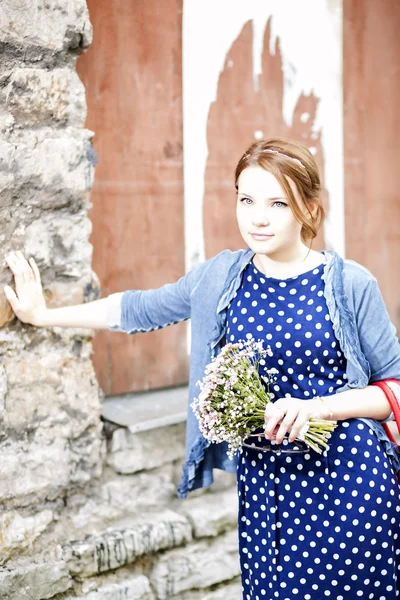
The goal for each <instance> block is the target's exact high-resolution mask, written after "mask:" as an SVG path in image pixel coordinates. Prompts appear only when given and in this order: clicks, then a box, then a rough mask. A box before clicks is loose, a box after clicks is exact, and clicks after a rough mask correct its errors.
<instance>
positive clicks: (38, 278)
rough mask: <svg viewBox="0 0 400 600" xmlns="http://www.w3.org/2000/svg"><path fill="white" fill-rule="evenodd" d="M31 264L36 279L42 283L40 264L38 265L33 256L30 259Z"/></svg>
mask: <svg viewBox="0 0 400 600" xmlns="http://www.w3.org/2000/svg"><path fill="white" fill-rule="evenodd" d="M29 264H30V265H31V267H32V270H33V274H34V276H35V279H36V281H37V282H38V283H41V279H40V271H39V269H38V266H37V264H36V262H35V259H34V258H33V257H31V258H30V259H29Z"/></svg>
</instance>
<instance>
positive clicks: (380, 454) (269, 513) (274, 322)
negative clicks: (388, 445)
mask: <svg viewBox="0 0 400 600" xmlns="http://www.w3.org/2000/svg"><path fill="white" fill-rule="evenodd" d="M322 274H323V269H322V266H321V267H319V268H316V269H313V270H311V271H309V272H307V273H304V274H302V275H300V276H298V277H294V278H290V279H286V280H284V281H281V280H277V279H273V278H268V277H265V276H264V275H262V274H260V273H259V272H258V271H257V269H255V267H254V265H252V264H250V265H249V266H248V267H247V268H246V270H245V271H244V276H243V281H242V285H241V287H240V289H239V290H238V292H237V294H236V296H235V298H234V299H233V300H232V302H231V305H230V307H229V309H228V316H227V341H232V342H234V341H237V340H239V339H249V338H251V337H254V338H255V339H264V340H266V342H267V343H268V344H269V345H270V346H271V349H272V351H273V357H272V358H269V359H268V364H267V366H268V368H270V367H275V368H277V369H278V371H279V380H278V381H277V382H276V384H275V385H274V386H273V390H272V391H273V393H274V394H275V397H276V398H280V397H283V396H285V395H293V396H296V397H298V398H305V399H307V398H311V397H313V396H315V395H329V394H334V393H335V392H336V390H338V389H339V388H340V387H341V386H343V385H344V384H345V382H346V361H345V358H344V356H343V355H342V352H341V349H340V347H339V343H338V341H337V339H336V337H335V334H334V331H333V328H332V323H331V321H330V318H329V313H328V310H327V306H326V302H325V299H324V296H323V294H324V281H323V278H322ZM253 440H254V438H253ZM271 443H272V444H273V445H274V446H275V449H278V448H281V449H282V450H289V449H293V448H294V447H295V444H289V443H287V442H286V440H285V441H284V443H283V445H282V446H279V447H278V446H277V445H276V444H275V443H274V442H270V441H268V440H265V438H261V437H260V438H258V439H256V441H255V444H256V445H257V446H265V445H270V444H271ZM237 482H238V494H239V550H240V562H241V571H242V587H243V599H244V600H274V599H279V600H315V599H316V598H318V599H323V598H329V599H330V600H350V599H351V600H355V599H357V598H368V599H370V600H395V599H396V598H399V596H400V576H399V575H398V573H399V569H400V537H399V533H400V525H399V522H400V519H399V516H400V515H399V512H400V487H399V483H398V481H397V479H396V478H395V475H394V472H393V469H392V467H391V464H390V462H389V460H388V458H387V456H386V454H385V453H384V450H383V447H382V446H381V444H380V442H379V441H378V440H377V439H376V437H375V434H374V433H373V431H372V430H371V429H369V428H368V427H367V426H366V424H364V423H363V422H361V421H359V420H358V419H350V420H349V421H342V422H340V424H339V426H338V428H337V429H336V430H335V432H334V434H333V436H332V438H331V439H330V449H329V451H328V452H324V453H323V454H322V455H318V454H316V453H315V452H313V451H310V452H306V453H298V454H290V453H287V452H280V453H277V452H271V451H267V452H262V451H260V450H257V449H254V450H249V449H246V448H245V449H243V453H242V454H241V455H240V456H239V459H238V469H237Z"/></svg>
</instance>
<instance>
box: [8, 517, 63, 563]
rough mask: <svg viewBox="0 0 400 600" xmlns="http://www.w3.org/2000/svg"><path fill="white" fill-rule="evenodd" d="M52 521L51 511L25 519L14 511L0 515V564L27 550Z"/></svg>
mask: <svg viewBox="0 0 400 600" xmlns="http://www.w3.org/2000/svg"><path fill="white" fill-rule="evenodd" d="M52 520H53V513H52V511H51V510H43V511H42V512H39V513H36V514H34V515H31V516H27V517H25V516H22V515H21V514H19V513H17V512H16V511H9V512H7V513H5V514H3V515H0V564H4V563H5V562H6V561H8V560H9V559H10V558H11V557H12V556H13V555H14V554H15V553H18V552H20V551H21V550H24V549H25V548H29V546H30V545H31V544H32V542H33V541H34V540H35V539H36V538H38V537H39V536H40V534H41V533H43V531H44V530H45V529H46V527H47V526H48V525H49V523H51V522H52Z"/></svg>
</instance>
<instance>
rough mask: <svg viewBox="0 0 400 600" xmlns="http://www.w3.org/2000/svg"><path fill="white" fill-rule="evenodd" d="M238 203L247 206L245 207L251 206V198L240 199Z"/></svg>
mask: <svg viewBox="0 0 400 600" xmlns="http://www.w3.org/2000/svg"><path fill="white" fill-rule="evenodd" d="M240 202H241V203H242V204H247V205H251V204H253V200H252V199H251V198H246V197H243V198H240Z"/></svg>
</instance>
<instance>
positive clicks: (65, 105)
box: [6, 68, 86, 127]
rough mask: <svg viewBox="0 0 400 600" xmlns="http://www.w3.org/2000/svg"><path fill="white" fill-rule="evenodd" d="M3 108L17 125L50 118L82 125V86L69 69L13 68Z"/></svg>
mask: <svg viewBox="0 0 400 600" xmlns="http://www.w3.org/2000/svg"><path fill="white" fill-rule="evenodd" d="M6 109H7V110H8V111H9V112H10V114H11V115H12V116H13V118H14V119H15V122H16V123H17V124H37V123H42V122H46V121H50V122H53V123H61V124H67V123H68V124H69V125H72V126H77V127H83V126H84V123H85V118H86V101H85V88H84V86H83V84H82V82H81V80H80V79H79V77H78V75H77V73H76V72H75V71H74V70H73V69H69V68H65V69H54V70H53V71H47V70H45V69H15V70H14V71H13V73H12V76H11V79H10V82H9V84H8V86H7V89H6Z"/></svg>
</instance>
